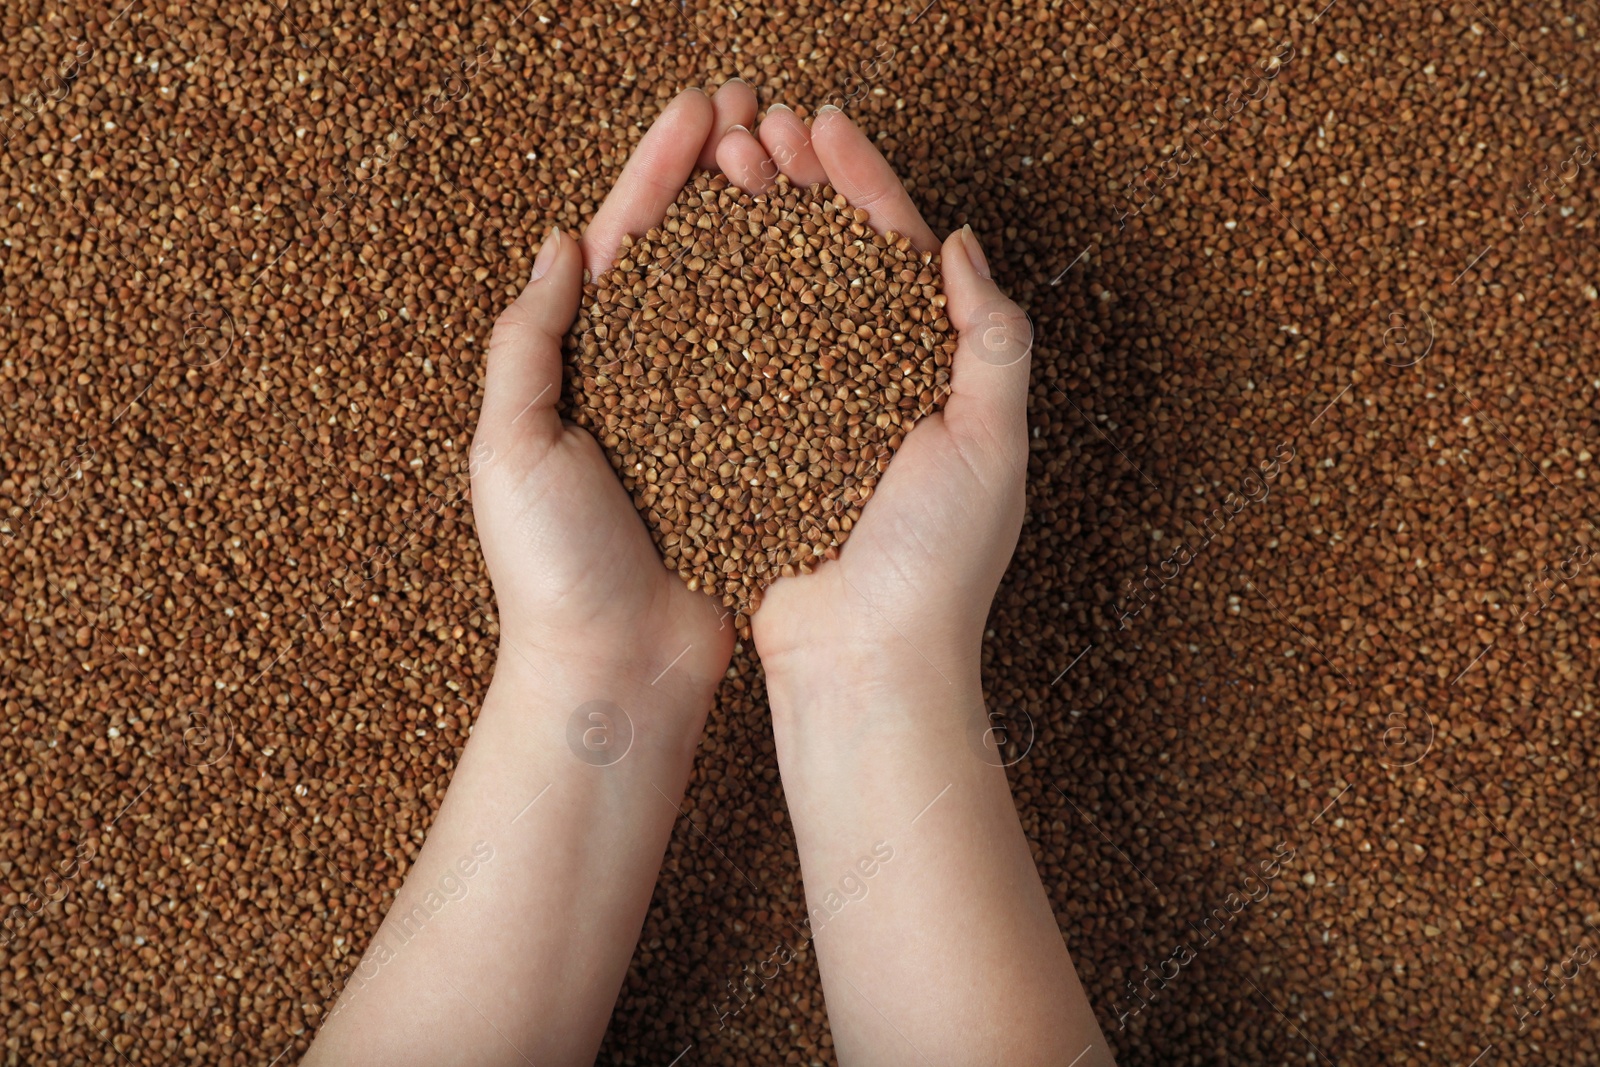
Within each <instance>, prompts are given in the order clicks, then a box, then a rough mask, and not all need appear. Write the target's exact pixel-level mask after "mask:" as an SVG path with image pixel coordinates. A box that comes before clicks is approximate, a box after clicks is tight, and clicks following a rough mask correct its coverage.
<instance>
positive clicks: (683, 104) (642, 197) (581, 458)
mask: <svg viewBox="0 0 1600 1067" xmlns="http://www.w3.org/2000/svg"><path fill="white" fill-rule="evenodd" d="M755 109H756V101H755V94H754V93H753V92H752V91H751V90H750V88H749V87H748V86H746V85H745V84H744V83H743V82H739V81H733V82H729V83H728V84H726V85H724V86H723V87H722V88H721V89H719V90H718V91H717V94H716V97H715V98H714V99H712V98H708V97H707V96H706V95H705V94H704V93H701V92H700V91H698V90H688V91H685V92H683V93H681V94H679V95H678V97H677V98H676V99H674V100H673V101H672V103H671V104H669V105H668V106H667V108H666V109H665V110H664V111H663V112H662V114H661V115H660V117H659V118H657V120H656V121H655V123H654V124H653V125H652V126H651V127H650V130H649V132H647V133H646V134H645V136H644V138H643V139H642V140H641V141H640V143H639V145H638V147H637V148H636V149H635V150H634V153H633V155H632V157H631V158H630V159H629V161H628V164H627V166H626V167H625V168H624V169H623V172H622V175H621V177H620V178H619V179H618V181H617V185H616V188H614V189H613V190H612V191H611V194H610V195H609V196H608V197H607V198H606V201H605V203H604V204H603V205H602V206H601V207H600V210H599V211H598V212H597V213H596V214H595V217H594V220H593V222H592V223H591V224H590V226H589V228H588V230H587V232H586V233H585V235H584V237H583V239H582V241H581V242H580V241H578V240H574V239H573V238H572V237H571V236H569V235H567V234H565V233H562V232H561V231H560V230H553V231H551V233H550V235H549V237H547V238H546V240H545V242H544V244H543V246H542V247H541V248H540V250H539V254H538V256H537V258H536V259H535V262H534V267H533V272H532V277H531V278H530V280H529V281H528V284H527V287H526V288H525V289H524V290H523V291H522V294H521V295H520V296H519V297H517V299H516V301H515V302H514V303H513V304H512V305H511V306H510V307H509V308H507V309H506V311H505V312H504V313H503V314H502V315H501V316H500V317H499V319H498V320H497V321H496V322H495V326H494V332H493V333H492V335H491V336H490V339H489V353H488V370H487V378H486V381H485V385H484V399H483V408H482V411H481V412H480V413H479V417H478V427H477V431H476V434H475V437H474V439H473V452H472V456H473V475H472V502H473V514H474V516H475V518H476V521H477V526H478V535H479V538H480V539H481V541H482V544H483V553H484V557H485V560H486V561H487V563H488V567H489V575H490V578H491V579H492V580H493V582H494V589H495V598H496V601H497V603H498V606H499V612H500V628H501V640H502V644H503V645H509V646H510V650H509V651H507V650H505V649H502V653H501V661H502V663H505V662H508V661H509V662H510V663H511V664H512V665H513V666H515V664H516V662H517V660H518V659H521V660H524V661H528V662H530V663H532V662H535V661H537V662H543V663H551V662H554V663H557V664H572V665H574V666H581V667H591V668H592V667H596V666H599V667H602V668H608V667H610V666H613V665H615V664H616V662H617V659H618V657H619V656H621V657H622V658H623V659H625V660H626V661H627V663H628V664H630V665H637V667H638V668H639V670H640V671H643V672H645V676H646V677H648V676H649V675H650V674H653V673H654V672H655V671H658V670H662V671H665V670H667V669H669V668H670V669H671V670H673V671H677V672H681V673H680V675H679V676H680V677H684V678H690V679H698V680H700V681H702V682H704V683H706V684H714V682H715V680H717V679H719V678H720V677H721V676H722V673H723V671H724V670H725V669H726V668H727V663H728V659H729V657H730V655H731V654H732V648H733V639H734V631H733V626H732V624H731V620H729V619H728V618H727V617H726V616H725V614H724V613H723V612H722V610H721V608H720V606H719V605H718V604H717V603H716V602H715V601H713V600H711V599H710V598H709V597H707V596H705V595H704V594H702V593H696V592H691V591H690V590H689V589H688V588H687V587H685V585H684V583H683V581H682V579H680V578H679V577H678V576H677V575H676V574H674V573H673V572H671V571H669V570H667V568H666V567H665V566H664V565H663V563H662V561H661V558H660V556H659V555H658V554H657V552H656V548H655V545H654V544H653V543H652V541H651V539H650V535H649V533H648V532H647V531H646V529H645V525H644V522H643V520H642V519H641V518H640V517H639V514H638V512H637V511H636V510H635V509H634V506H633V503H632V501H631V500H630V499H629V498H628V494H627V492H626V491H625V490H624V489H623V487H622V483H621V482H620V481H618V479H617V476H616V474H615V473H614V472H613V471H612V469H611V465H610V464H609V463H608V462H607V460H606V457H605V455H604V454H603V453H602V452H601V450H600V446H599V445H598V444H597V443H596V442H595V440H594V438H593V437H591V436H590V435H589V434H588V433H587V432H586V431H585V430H583V429H581V428H579V427H577V426H574V425H572V424H571V423H568V422H564V421H563V420H562V419H561V417H560V415H559V414H558V413H557V410H556V404H557V400H558V399H559V398H560V395H561V383H562V354H561V339H562V336H563V335H564V334H565V333H566V332H567V330H568V328H569V327H570V326H571V325H572V322H573V319H574V317H575V316H576V314H577V311H578V304H579V300H580V298H581V296H582V290H583V272H584V270H585V269H588V270H589V271H590V272H591V273H592V274H599V273H600V272H601V271H603V270H604V269H606V268H607V267H608V266H609V265H610V264H611V262H612V259H613V258H614V256H615V255H616V253H617V250H618V248H619V247H621V244H622V241H623V238H624V236H626V235H628V234H635V235H637V234H642V233H644V232H645V231H646V230H648V229H649V228H650V227H652V226H655V225H657V224H658V223H660V222H661V220H662V219H663V218H664V217H665V214H666V209H667V207H668V206H669V205H670V204H671V203H672V201H673V200H674V199H675V198H676V197H677V195H678V193H679V192H680V191H681V189H682V188H683V186H684V184H685V182H687V181H688V179H689V177H690V175H691V174H692V172H693V170H694V168H695V167H696V166H697V165H706V166H710V165H714V158H715V151H716V148H717V145H718V144H719V142H720V141H721V139H722V137H723V135H724V134H725V133H727V132H728V130H729V129H730V128H732V127H734V126H742V125H744V124H748V123H751V122H752V121H753V120H754V116H755ZM536 669H537V670H538V672H539V673H545V669H542V668H536Z"/></svg>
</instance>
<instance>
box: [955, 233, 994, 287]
mask: <svg viewBox="0 0 1600 1067" xmlns="http://www.w3.org/2000/svg"><path fill="white" fill-rule="evenodd" d="M961 245H962V247H963V248H965V249H966V250H967V259H968V261H970V262H971V263H972V269H973V270H975V271H977V272H978V277H980V278H984V279H988V277H989V260H988V259H987V258H986V257H985V256H984V254H983V249H982V247H980V246H979V244H978V235H977V234H975V233H973V232H972V225H971V223H968V224H967V225H965V226H963V227H961Z"/></svg>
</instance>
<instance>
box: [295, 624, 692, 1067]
mask: <svg viewBox="0 0 1600 1067" xmlns="http://www.w3.org/2000/svg"><path fill="white" fill-rule="evenodd" d="M541 660H542V662H541V666H540V667H538V668H535V667H533V666H532V665H531V664H529V663H528V662H527V661H525V660H523V659H522V658H521V657H520V656H518V655H517V654H516V653H515V652H505V653H504V654H503V655H502V658H501V663H500V665H499V667H498V669H497V671H496V675H495V679H494V682H493V684H492V685H491V687H490V690H489V693H488V695H487V697H486V699H485V701H484V706H483V708H482V711H481V713H480V715H479V717H478V720H477V723H476V724H475V726H474V728H473V734H472V739H471V741H470V743H469V744H468V745H467V748H466V751H465V753H464V754H463V756H462V759H461V763H460V765H459V766H458V767H457V769H456V772H455V775H454V777H453V778H452V780H451V782H450V788H449V793H448V795H447V797H446V800H445V802H444V804H443V806H442V808H441V810H440V812H439V815H438V818H437V819H436V820H435V822H434V824H433V826H432V827H431V828H430V830H429V831H428V839H427V843H426V845H425V846H424V847H423V850H422V853H421V855H420V856H419V857H418V858H417V861H416V863H415V865H414V866H413V867H412V869H411V871H410V872H409V873H408V875H407V877H406V882H405V885H404V886H403V887H402V888H401V890H400V893H399V895H398V897H397V899H396V901H395V904H394V906H393V907H392V908H391V909H390V912H389V915H388V916H387V918H386V919H385V921H384V924H383V926H382V928H380V930H379V931H378V934H377V935H376V937H375V938H374V940H373V943H372V944H371V946H369V947H368V949H367V951H366V953H365V956H364V958H363V960H362V963H361V965H360V966H359V967H358V968H357V969H356V970H355V971H354V972H353V973H352V974H351V975H350V977H349V979H348V981H347V983H346V987H345V991H344V994H343V996H342V997H341V998H340V1001H339V1004H338V1006H337V1007H336V1008H335V1010H334V1012H333V1014H332V1016H331V1017H330V1018H329V1020H328V1021H327V1023H326V1024H325V1025H324V1027H323V1031H322V1033H321V1035H320V1036H319V1038H318V1040H317V1043H316V1045H315V1046H314V1048H313V1050H312V1055H311V1056H310V1057H309V1058H308V1059H307V1060H306V1062H307V1063H332V1064H357V1063H382V1064H386V1065H392V1064H407V1063H416V1064H428V1065H441V1064H456V1063H459V1064H473V1065H480V1064H496V1063H506V1064H521V1063H525V1062H533V1063H537V1064H540V1067H549V1065H559V1064H577V1063H583V1064H588V1063H591V1062H593V1059H594V1056H595V1053H596V1051H597V1050H598V1048H599V1044H600V1040H601V1037H602V1036H603V1034H604V1031H605V1025H606V1020H607V1018H608V1016H609V1015H610V1012H611V1009H612V1006H613V1003H614V1002H615V1000H616V996H617V992H618V990H619V989H620V987H621V984H622V980H623V977H624V975H625V973H626V970H627V965H628V961H629V959H630V957H631V956H632V953H633V948H634V945H635V942H636V941H637V939H638V935H639V930H640V927H641V926H642V924H643V921H644V916H645V912H646V910H647V908H648V906H649V902H650V895H651V891H652V887H653V885H654V882H655V876H656V872H657V870H658V868H659V866H660V863H661V857H662V855H663V853H664V851H665V849H666V844H667V839H668V837H669V836H670V834H671V831H672V826H673V822H674V820H675V819H676V817H677V814H678V804H679V801H680V800H681V797H682V794H683V789H684V785H685V783H686V781H687V778H688V773H689V767H690V763H691V760H692V757H693V752H694V748H695V744H696V741H697V739H698V736H699V732H700V728H701V726H702V724H703V722H704V716H705V712H706V710H707V708H708V707H709V704H710V700H711V692H712V687H711V685H710V684H709V683H708V682H705V681H695V680H691V679H688V678H685V677H683V676H681V674H680V676H679V677H678V678H672V677H671V676H669V677H668V678H665V679H662V680H661V681H660V682H659V684H657V685H652V684H651V679H650V677H649V676H648V675H649V672H650V669H651V667H652V666H653V665H650V666H646V665H642V664H641V665H637V666H630V665H628V664H625V663H617V664H593V665H589V666H586V667H576V668H575V667H573V666H572V665H571V664H563V663H557V662H552V661H550V660H547V659H543V658H541ZM541 672H542V673H541ZM592 700H604V701H608V702H610V703H612V704H615V705H617V706H619V707H621V708H622V709H624V711H625V713H626V716H627V720H628V721H629V722H631V724H632V735H633V736H632V740H631V746H630V747H629V748H628V751H627V753H626V755H625V756H624V757H623V758H621V759H620V760H616V761H615V762H607V761H608V760H611V759H614V758H615V756H616V754H617V752H618V749H617V747H616V746H618V745H620V744H623V743H624V741H625V738H624V733H625V731H624V730H623V728H622V725H621V720H620V717H618V716H616V715H615V713H612V721H611V722H610V723H607V722H606V721H605V720H603V719H590V718H586V717H585V718H582V719H581V721H580V722H579V723H578V724H577V728H575V729H574V728H572V727H571V726H569V724H570V723H571V720H572V719H573V716H574V712H575V711H576V710H577V709H579V708H580V707H581V706H583V705H585V704H586V703H587V702H589V701H592ZM591 710H596V709H591ZM597 710H600V711H601V713H602V714H604V713H605V709H603V708H601V709H597ZM569 731H570V732H571V733H572V734H573V735H574V736H571V737H569ZM585 733H587V734H588V736H587V737H585V736H584V734H585ZM573 742H575V743H576V744H577V746H578V749H579V751H580V752H582V753H583V754H584V755H582V756H580V755H579V754H578V753H575V751H574V748H573V747H572V743H573ZM586 742H587V745H588V747H585V743H586ZM607 745H609V746H611V747H610V749H609V753H610V754H609V755H608V754H607V752H608V749H607ZM474 861H476V862H474ZM468 870H471V873H470V875H469V874H467V873H465V872H467V871H468ZM442 887H443V888H442ZM452 897H454V899H452Z"/></svg>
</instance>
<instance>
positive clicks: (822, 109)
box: [817, 104, 839, 115]
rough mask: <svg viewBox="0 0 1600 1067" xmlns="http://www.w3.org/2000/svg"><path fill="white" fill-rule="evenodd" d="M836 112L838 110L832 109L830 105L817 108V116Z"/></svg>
mask: <svg viewBox="0 0 1600 1067" xmlns="http://www.w3.org/2000/svg"><path fill="white" fill-rule="evenodd" d="M838 110H839V109H838V108H836V107H834V106H833V105H832V104H823V105H822V106H821V107H819V108H817V114H819V115H823V114H826V113H827V112H829V111H838Z"/></svg>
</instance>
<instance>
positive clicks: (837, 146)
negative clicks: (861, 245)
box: [811, 105, 939, 252]
mask: <svg viewBox="0 0 1600 1067" xmlns="http://www.w3.org/2000/svg"><path fill="white" fill-rule="evenodd" d="M811 144H812V147H814V148H815V149H816V152H817V158H818V159H819V160H821V161H822V166H823V168H824V169H825V170H827V172H828V183H829V184H830V185H832V186H833V187H834V188H835V189H836V190H838V191H839V192H841V193H843V194H844V198H845V199H846V200H848V201H850V203H851V205H852V206H854V207H858V208H865V209H866V211H867V214H868V215H869V216H871V219H872V227H873V229H875V230H877V231H878V232H879V233H888V232H889V231H890V230H893V231H894V232H895V233H898V234H901V235H903V236H905V237H909V238H911V244H912V246H913V247H915V248H916V249H918V250H919V251H922V252H935V251H938V248H939V239H938V238H937V237H935V236H934V235H933V231H932V230H931V229H929V228H928V224H927V223H926V222H923V221H922V213H921V212H920V211H918V210H917V206H916V205H915V204H913V203H912V202H911V197H910V196H908V195H907V194H906V188H905V186H904V185H901V184H900V179H899V177H898V176H896V175H895V172H894V169H893V168H892V167H890V166H889V161H888V160H886V159H884V158H883V154H882V153H881V152H879V151H878V150H877V149H876V148H874V147H873V146H872V142H871V141H868V140H867V135H866V134H864V133H862V132H861V131H860V130H859V129H857V128H856V124H855V123H853V122H851V121H850V119H849V118H848V117H847V116H846V115H845V113H844V112H843V111H840V110H839V109H838V108H836V107H833V106H832V105H828V106H827V107H822V108H818V109H817V114H816V117H815V118H813V119H812V120H811Z"/></svg>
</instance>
